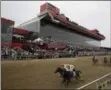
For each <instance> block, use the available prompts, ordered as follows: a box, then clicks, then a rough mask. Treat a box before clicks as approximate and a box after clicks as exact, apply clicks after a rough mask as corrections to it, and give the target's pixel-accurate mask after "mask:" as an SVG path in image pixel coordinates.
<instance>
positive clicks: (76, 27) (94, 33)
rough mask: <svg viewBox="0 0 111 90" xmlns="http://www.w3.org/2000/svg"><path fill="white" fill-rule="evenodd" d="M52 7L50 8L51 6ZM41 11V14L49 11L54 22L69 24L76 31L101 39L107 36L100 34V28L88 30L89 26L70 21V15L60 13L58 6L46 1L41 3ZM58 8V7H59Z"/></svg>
mask: <svg viewBox="0 0 111 90" xmlns="http://www.w3.org/2000/svg"><path fill="white" fill-rule="evenodd" d="M49 7H50V8H49ZM41 8H43V9H41V10H42V11H41V13H40V15H42V13H43V14H44V12H45V13H48V15H49V16H50V17H51V19H52V21H53V22H56V23H59V24H64V26H67V27H69V28H71V29H73V30H75V31H78V32H80V33H82V34H87V35H90V36H91V37H95V38H96V39H99V40H104V39H105V36H104V35H102V34H100V33H99V31H98V30H88V29H87V28H85V27H83V26H81V25H78V24H77V23H75V22H73V21H70V20H69V18H68V17H66V16H65V15H61V14H60V13H57V12H56V9H53V8H56V7H52V8H51V5H50V4H49V3H45V4H43V5H41ZM57 9H58V8H57Z"/></svg>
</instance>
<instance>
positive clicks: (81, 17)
mask: <svg viewBox="0 0 111 90" xmlns="http://www.w3.org/2000/svg"><path fill="white" fill-rule="evenodd" d="M45 2H46V1H1V16H2V17H4V18H8V19H11V20H14V21H15V25H19V24H21V23H23V22H25V21H27V20H30V19H31V18H34V17H36V16H37V15H38V14H39V12H40V5H42V4H44V3H45ZM47 2H49V3H51V4H53V5H55V6H57V7H58V8H60V12H61V13H64V14H65V16H67V17H69V18H70V19H71V20H72V21H75V22H77V23H78V24H80V25H82V26H84V27H86V28H88V29H89V30H91V29H98V30H99V32H100V33H102V34H104V35H105V37H106V39H105V40H104V41H102V46H106V47H109V46H110V40H111V36H110V33H111V32H110V11H111V10H110V4H111V3H110V1H47Z"/></svg>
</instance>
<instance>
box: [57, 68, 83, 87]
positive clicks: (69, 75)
mask: <svg viewBox="0 0 111 90" xmlns="http://www.w3.org/2000/svg"><path fill="white" fill-rule="evenodd" d="M55 73H59V74H60V75H61V77H62V78H63V81H62V83H64V82H66V85H67V86H68V85H69V83H70V82H71V79H72V78H73V77H75V79H76V80H78V79H80V78H81V76H80V73H82V72H81V71H80V70H75V73H76V76H73V73H72V72H70V71H66V70H65V69H63V68H61V67H58V68H57V69H56V71H55Z"/></svg>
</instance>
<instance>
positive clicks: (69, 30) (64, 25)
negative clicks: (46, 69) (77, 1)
mask: <svg viewBox="0 0 111 90" xmlns="http://www.w3.org/2000/svg"><path fill="white" fill-rule="evenodd" d="M1 21H2V22H1V24H2V34H1V35H2V36H1V37H2V40H1V41H2V47H3V46H6V47H7V46H8V47H12V48H20V49H23V50H26V51H28V52H29V53H31V55H33V54H34V53H39V54H40V55H41V54H42V56H43V55H45V54H46V53H49V55H51V56H50V57H53V56H54V55H55V54H54V53H59V56H58V57H63V56H64V57H65V56H76V55H75V54H78V53H80V56H83V55H86V54H83V53H84V51H85V53H90V54H87V55H93V53H94V52H93V51H95V52H97V51H98V52H101V51H103V52H104V54H106V53H109V52H110V48H105V47H101V40H104V39H105V36H104V35H102V34H100V33H99V31H98V30H97V29H94V30H89V29H87V28H85V27H83V26H81V25H79V24H78V23H76V22H74V21H71V20H70V19H69V18H68V17H66V16H65V15H64V14H61V13H60V9H59V8H57V7H55V6H53V5H51V4H49V3H45V4H43V5H41V6H40V14H39V15H38V16H37V17H35V18H33V19H31V20H28V21H26V22H24V23H22V24H20V25H19V26H17V27H14V21H12V20H9V19H5V18H1ZM7 36H8V37H9V38H7ZM37 38H39V39H41V40H42V41H39V42H35V41H36V40H37ZM40 51H41V52H40ZM44 51H45V52H44ZM79 51H80V52H79ZM107 51H108V52H107ZM92 52H93V53H92ZM68 54H69V55H68ZM31 55H29V56H31Z"/></svg>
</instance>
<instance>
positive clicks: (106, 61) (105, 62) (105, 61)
mask: <svg viewBox="0 0 111 90" xmlns="http://www.w3.org/2000/svg"><path fill="white" fill-rule="evenodd" d="M103 63H104V66H105V65H107V63H108V60H107V58H106V57H104V62H103Z"/></svg>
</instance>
